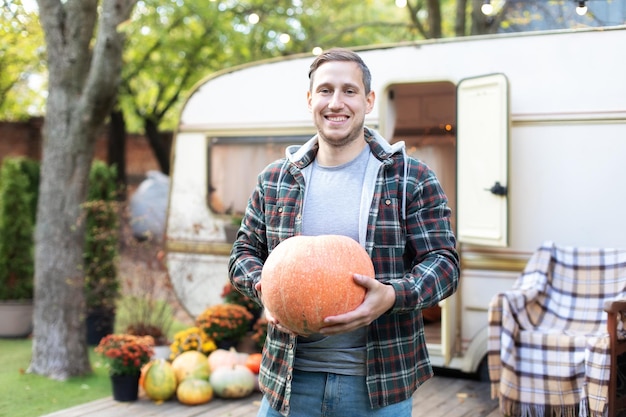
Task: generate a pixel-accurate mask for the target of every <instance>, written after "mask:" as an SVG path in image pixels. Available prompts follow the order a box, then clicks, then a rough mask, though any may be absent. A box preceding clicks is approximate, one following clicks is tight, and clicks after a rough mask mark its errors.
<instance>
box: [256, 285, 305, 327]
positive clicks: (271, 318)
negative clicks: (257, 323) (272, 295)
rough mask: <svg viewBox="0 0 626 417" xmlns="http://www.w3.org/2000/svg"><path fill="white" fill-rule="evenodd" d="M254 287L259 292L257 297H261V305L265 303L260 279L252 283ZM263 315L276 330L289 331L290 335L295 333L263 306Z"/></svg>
mask: <svg viewBox="0 0 626 417" xmlns="http://www.w3.org/2000/svg"><path fill="white" fill-rule="evenodd" d="M254 288H255V289H256V290H257V292H258V293H259V297H260V298H261V303H263V305H265V303H264V302H263V291H262V290H261V281H259V282H257V283H256V284H255V285H254ZM263 315H264V316H265V319H266V320H267V322H268V323H272V324H273V325H274V326H275V327H276V328H277V329H278V330H280V331H281V332H283V333H289V334H292V335H296V334H295V333H294V332H292V331H291V330H289V329H288V328H286V327H284V326H283V325H281V324H280V323H279V322H278V320H277V319H276V318H275V317H274V315H273V314H272V313H271V312H270V311H269V310H268V309H267V308H264V313H263Z"/></svg>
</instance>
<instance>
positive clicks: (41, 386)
mask: <svg viewBox="0 0 626 417" xmlns="http://www.w3.org/2000/svg"><path fill="white" fill-rule="evenodd" d="M90 351H91V352H90V355H89V356H90V360H91V364H92V369H93V374H92V375H90V376H85V377H77V378H71V379H70V380H68V381H65V382H60V381H53V380H51V379H48V378H45V377H42V376H38V375H33V374H28V373H26V369H27V368H28V365H29V363H30V358H31V340H30V339H0V392H2V395H0V416H11V417H36V416H41V415H42V414H48V413H52V412H53V411H57V410H61V409H63V408H68V407H71V406H74V405H77V404H82V403H86V402H89V401H92V400H96V399H98V398H103V397H107V396H109V395H111V386H110V382H109V377H108V374H107V370H106V369H105V368H104V367H103V366H102V364H101V362H100V358H99V357H98V356H97V355H95V354H94V353H93V348H90Z"/></svg>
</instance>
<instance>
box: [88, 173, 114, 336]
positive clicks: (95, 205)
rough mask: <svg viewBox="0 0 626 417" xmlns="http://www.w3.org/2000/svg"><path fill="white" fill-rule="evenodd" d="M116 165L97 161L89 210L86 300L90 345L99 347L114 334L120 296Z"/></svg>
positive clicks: (93, 174) (90, 189) (91, 179)
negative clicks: (117, 303) (106, 338)
mask: <svg viewBox="0 0 626 417" xmlns="http://www.w3.org/2000/svg"><path fill="white" fill-rule="evenodd" d="M116 178H117V174H116V169H115V167H114V166H107V165H106V164H105V163H104V162H102V161H94V163H93V164H92V166H91V171H90V174H89V191H88V194H87V201H86V202H85V203H84V204H83V208H84V210H85V219H86V220H85V221H86V228H85V250H84V255H83V258H84V270H85V301H86V307H87V308H86V310H87V316H86V323H87V343H88V344H89V345H96V344H98V342H99V341H100V339H101V338H102V337H104V336H106V335H107V334H110V333H113V326H114V323H115V311H116V302H117V299H118V296H119V288H120V284H119V279H118V265H117V263H118V255H119V239H120V230H119V223H120V222H119V204H118V203H117V197H118V186H117V182H116Z"/></svg>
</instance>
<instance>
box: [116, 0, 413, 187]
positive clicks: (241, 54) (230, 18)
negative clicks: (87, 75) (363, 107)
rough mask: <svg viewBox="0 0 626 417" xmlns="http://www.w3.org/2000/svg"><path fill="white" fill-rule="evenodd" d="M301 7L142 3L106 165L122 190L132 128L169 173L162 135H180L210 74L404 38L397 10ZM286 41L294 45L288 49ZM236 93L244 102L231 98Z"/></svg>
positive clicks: (338, 0)
mask: <svg viewBox="0 0 626 417" xmlns="http://www.w3.org/2000/svg"><path fill="white" fill-rule="evenodd" d="M296 3H297V2H294V1H291V0H273V1H266V0H249V1H240V2H232V3H225V2H208V3H207V2H206V1H204V0H188V1H185V2H184V3H181V2H177V1H160V0H159V1H157V0H143V1H141V2H139V4H138V7H137V8H136V11H135V16H134V18H133V21H132V22H131V23H130V27H131V28H130V29H129V32H132V33H133V34H134V35H133V36H132V37H130V39H129V45H128V48H126V52H125V55H124V57H125V63H126V64H125V66H124V68H123V81H122V84H121V88H120V91H119V93H120V94H119V98H118V106H117V107H116V109H115V111H114V113H112V115H111V118H110V120H111V123H112V128H111V130H110V132H111V133H112V135H111V136H110V140H111V147H110V149H111V152H110V154H109V155H110V159H109V162H110V163H115V164H116V165H118V166H119V167H120V170H119V176H120V181H121V182H123V181H124V178H125V173H124V161H123V158H124V155H123V154H122V153H121V150H123V148H124V146H123V143H124V136H125V130H126V126H127V125H128V126H129V129H130V130H133V131H137V130H142V131H143V132H144V133H145V135H146V136H147V137H148V140H149V141H150V145H151V147H152V149H153V151H154V155H155V158H156V159H157V161H158V162H159V165H160V167H161V170H162V171H163V172H164V173H166V174H168V173H169V149H168V148H167V145H168V143H166V142H165V141H164V139H163V135H162V133H161V132H162V131H163V130H172V129H174V128H175V127H176V124H177V122H178V120H177V112H178V111H179V110H180V108H181V105H182V103H183V101H184V99H185V98H186V95H187V93H188V92H189V91H190V90H191V89H192V88H193V86H194V85H195V84H196V83H197V82H198V81H199V80H200V79H202V78H203V77H205V76H207V75H208V74H210V73H213V72H216V71H218V70H221V69H224V68H228V67H231V66H234V65H238V64H243V63H246V62H250V61H256V60H260V59H265V58H271V57H276V56H281V55H287V54H293V53H301V52H310V51H311V50H312V49H313V47H315V46H320V45H324V46H325V47H330V46H357V45H363V44H371V43H377V42H392V41H398V40H402V39H405V38H406V31H407V28H408V26H407V25H406V24H403V23H399V21H400V17H401V16H402V14H401V11H400V10H399V9H398V8H397V7H395V6H394V7H393V8H390V7H388V6H382V5H377V3H376V2H372V1H367V2H363V3H362V2H354V1H348V0H335V1H326V2H324V3H323V4H322V2H321V1H314V2H308V3H307V6H306V7H305V6H303V5H300V6H298V5H295V4H296ZM355 16H358V19H355ZM252 17H256V20H253V19H252ZM329 22H330V23H329ZM381 29H384V30H381ZM164 32H165V33H167V36H163V33H164ZM281 35H282V36H281ZM284 35H288V36H289V41H284V38H283V36H284ZM237 93H244V94H245V92H233V94H237Z"/></svg>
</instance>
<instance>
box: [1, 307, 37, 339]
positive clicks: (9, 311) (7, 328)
mask: <svg viewBox="0 0 626 417" xmlns="http://www.w3.org/2000/svg"><path fill="white" fill-rule="evenodd" d="M0 317H2V320H0V337H7V338H8V337H26V336H28V335H29V334H30V333H31V332H32V331H33V300H7V301H0Z"/></svg>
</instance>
